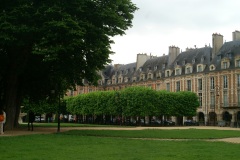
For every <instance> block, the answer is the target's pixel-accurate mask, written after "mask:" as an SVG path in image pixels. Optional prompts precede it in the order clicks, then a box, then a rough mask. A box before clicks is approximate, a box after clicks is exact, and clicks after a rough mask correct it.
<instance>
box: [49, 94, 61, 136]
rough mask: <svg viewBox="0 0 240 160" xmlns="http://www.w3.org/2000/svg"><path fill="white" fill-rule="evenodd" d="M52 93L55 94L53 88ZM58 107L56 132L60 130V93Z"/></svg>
mask: <svg viewBox="0 0 240 160" xmlns="http://www.w3.org/2000/svg"><path fill="white" fill-rule="evenodd" d="M51 93H52V94H55V90H51ZM57 98H58V108H57V116H58V117H57V123H58V127H57V132H60V104H61V96H60V93H58V97H57Z"/></svg>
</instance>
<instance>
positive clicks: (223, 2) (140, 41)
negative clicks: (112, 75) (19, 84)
mask: <svg viewBox="0 0 240 160" xmlns="http://www.w3.org/2000/svg"><path fill="white" fill-rule="evenodd" d="M132 2H133V3H134V4H136V6H137V7H138V8H139V10H137V11H136V12H135V14H134V20H133V27H132V28H130V29H129V30H127V31H126V34H125V35H123V36H117V37H114V38H113V40H114V41H115V44H113V45H111V47H112V50H113V51H114V52H115V54H114V55H111V56H110V58H111V59H112V60H113V62H112V64H117V63H119V64H127V63H132V62H136V55H137V54H138V53H147V54H150V53H151V54H152V55H154V56H156V55H157V56H161V55H163V54H168V47H169V46H172V45H175V46H177V47H179V48H180V51H181V50H182V51H185V50H186V48H187V47H188V48H194V46H195V45H196V47H197V48H201V47H204V46H205V45H209V44H210V46H212V34H213V33H220V34H221V35H223V36H224V37H223V39H224V41H226V42H228V41H231V40H232V32H233V31H235V30H239V31H240V9H239V6H240V1H239V0H132Z"/></svg>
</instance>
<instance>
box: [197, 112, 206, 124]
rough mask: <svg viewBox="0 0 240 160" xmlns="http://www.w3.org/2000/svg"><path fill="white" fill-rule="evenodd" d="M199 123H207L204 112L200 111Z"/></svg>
mask: <svg viewBox="0 0 240 160" xmlns="http://www.w3.org/2000/svg"><path fill="white" fill-rule="evenodd" d="M198 123H199V125H204V124H205V116H204V113H203V112H199V113H198Z"/></svg>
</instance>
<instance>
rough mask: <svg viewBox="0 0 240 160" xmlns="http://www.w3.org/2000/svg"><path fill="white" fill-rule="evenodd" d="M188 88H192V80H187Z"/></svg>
mask: <svg viewBox="0 0 240 160" xmlns="http://www.w3.org/2000/svg"><path fill="white" fill-rule="evenodd" d="M187 90H188V91H191V90H192V82H191V80H187Z"/></svg>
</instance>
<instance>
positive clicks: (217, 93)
mask: <svg viewBox="0 0 240 160" xmlns="http://www.w3.org/2000/svg"><path fill="white" fill-rule="evenodd" d="M219 88H220V87H219V86H218V85H216V86H215V89H216V91H215V98H216V99H215V105H214V110H213V111H214V119H213V125H214V126H215V123H216V122H215V121H216V113H215V111H216V105H217V103H216V102H217V97H219Z"/></svg>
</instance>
